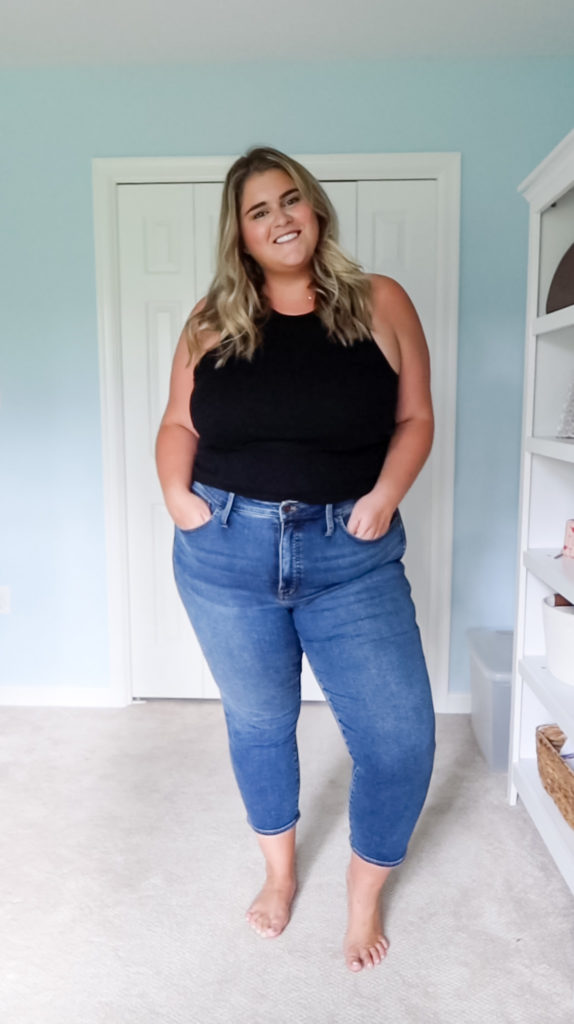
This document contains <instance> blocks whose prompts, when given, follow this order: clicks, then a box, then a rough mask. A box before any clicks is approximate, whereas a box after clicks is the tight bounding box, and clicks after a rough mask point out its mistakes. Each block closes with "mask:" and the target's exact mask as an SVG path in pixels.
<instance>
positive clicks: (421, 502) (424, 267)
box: [357, 180, 441, 678]
mask: <svg viewBox="0 0 574 1024" xmlns="http://www.w3.org/2000/svg"><path fill="white" fill-rule="evenodd" d="M357 231H358V245H357V251H358V258H359V262H360V263H361V265H362V266H363V267H364V269H365V270H368V271H370V272H372V273H377V274H385V275H387V277H393V278H395V279H396V280H397V281H398V282H399V283H400V284H401V285H402V286H403V288H405V289H406V291H407V292H408V294H409V295H410V297H411V299H412V301H413V303H414V305H415V307H416V309H417V312H418V314H419V317H420V319H421V321H422V324H423V327H424V330H425V334H426V337H427V341H428V343H429V348H430V353H431V362H432V361H433V350H434V348H435V346H436V343H437V339H436V334H435V321H436V272H435V263H436V257H435V254H436V251H437V185H436V182H435V181H428V180H427V181H425V180H421V181H361V182H359V183H358V217H357ZM440 443H441V439H440V437H439V436H437V437H436V440H435V448H436V446H437V445H439V444H440ZM431 460H432V454H431V457H430V459H429V461H428V462H427V464H426V465H425V467H424V468H423V470H422V473H421V474H420V476H419V477H417V479H416V480H415V483H414V485H413V487H412V488H411V490H410V491H409V493H408V494H407V495H406V497H405V498H404V499H403V501H402V502H401V506H400V508H401V515H402V516H403V519H404V522H405V530H406V534H407V552H406V556H405V568H406V571H407V576H408V577H409V580H410V583H411V586H412V591H413V599H414V602H415V605H416V608H417V620H418V623H419V626H420V630H421V636H422V640H423V646H424V649H425V653H426V655H427V661H428V666H429V672H430V675H431V678H432V676H433V665H434V661H435V657H436V655H435V646H434V638H433V636H432V635H431V630H430V628H429V625H430V611H431V606H430V603H431V569H432V564H433V563H432V561H431V559H432V551H431V544H430V543H429V537H431V536H432V529H431V526H432V517H433V515H436V514H438V509H437V503H436V502H434V503H433V495H432V476H431Z"/></svg>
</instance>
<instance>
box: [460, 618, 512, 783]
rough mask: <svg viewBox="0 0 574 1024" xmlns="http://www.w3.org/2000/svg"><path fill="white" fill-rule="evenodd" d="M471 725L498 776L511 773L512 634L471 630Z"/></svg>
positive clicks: (497, 630) (469, 640)
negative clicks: (509, 756)
mask: <svg viewBox="0 0 574 1024" xmlns="http://www.w3.org/2000/svg"><path fill="white" fill-rule="evenodd" d="M467 635H468V644H469V650H470V690H471V701H472V703H471V721H472V728H473V731H474V735H475V736H476V739H477V742H478V745H479V747H480V749H481V751H482V753H483V754H484V757H485V758H486V760H487V762H488V765H489V767H490V768H491V769H492V771H495V772H505V771H507V770H508V746H509V739H510V692H511V679H512V643H513V633H512V631H511V630H506V629H504V630H501V629H469V630H468V634H467Z"/></svg>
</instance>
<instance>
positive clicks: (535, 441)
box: [526, 437, 574, 462]
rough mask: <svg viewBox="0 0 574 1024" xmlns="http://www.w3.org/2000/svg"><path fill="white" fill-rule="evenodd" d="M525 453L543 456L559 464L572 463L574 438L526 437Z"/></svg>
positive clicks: (573, 460)
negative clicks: (557, 460)
mask: <svg viewBox="0 0 574 1024" xmlns="http://www.w3.org/2000/svg"><path fill="white" fill-rule="evenodd" d="M526 451H527V452H532V454H533V455H545V456H547V458H549V459H559V460H560V461H561V462H574V438H569V437H527V438H526Z"/></svg>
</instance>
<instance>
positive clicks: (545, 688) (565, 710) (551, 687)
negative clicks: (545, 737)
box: [518, 657, 574, 737]
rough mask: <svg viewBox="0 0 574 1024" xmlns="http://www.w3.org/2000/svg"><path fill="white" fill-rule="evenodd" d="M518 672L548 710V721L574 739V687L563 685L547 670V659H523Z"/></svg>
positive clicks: (542, 723)
mask: <svg viewBox="0 0 574 1024" xmlns="http://www.w3.org/2000/svg"><path fill="white" fill-rule="evenodd" d="M518 671H519V672H520V675H521V676H522V678H523V679H524V681H525V683H526V684H527V685H528V686H529V687H530V689H531V690H532V691H533V692H534V693H535V694H536V696H537V697H538V699H539V700H540V701H541V702H542V704H544V707H545V708H547V710H548V721H549V722H550V720H554V721H556V722H557V723H558V725H559V726H560V728H561V729H562V730H563V731H564V732H565V733H566V735H567V736H572V737H574V686H569V685H568V683H561V682H560V680H559V679H557V678H556V676H553V675H552V673H551V672H549V671H548V669H547V668H546V658H541V657H538V658H534V657H528V658H522V659H521V661H519V663H518ZM540 724H541V725H545V724H546V723H544V722H541V723H540Z"/></svg>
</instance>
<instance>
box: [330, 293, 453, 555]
mask: <svg viewBox="0 0 574 1024" xmlns="http://www.w3.org/2000/svg"><path fill="white" fill-rule="evenodd" d="M377 320H379V321H380V322H383V321H384V322H385V324H386V327H387V330H388V328H389V327H390V328H392V333H393V335H394V339H395V344H396V346H397V354H398V358H399V361H400V368H399V391H398V403H397V413H396V424H397V425H396V429H395V432H394V434H393V437H392V439H391V443H390V445H389V450H388V452H387V456H386V459H385V462H384V465H383V468H382V470H381V473H380V475H379V478H378V480H377V482H376V484H375V486H374V487H373V490H372V491H370V492H369V494H366V495H364V496H363V497H362V498H360V499H359V501H357V503H356V504H355V507H354V508H353V513H352V515H351V518H350V520H349V523H348V528H349V530H350V531H351V533H354V534H355V535H356V536H357V537H360V538H362V539H363V540H374V539H375V538H377V537H380V536H382V535H383V534H384V533H386V531H387V530H388V528H389V525H390V521H391V518H392V516H393V513H394V511H395V509H396V508H397V506H398V505H399V503H400V502H401V501H402V499H403V498H404V496H405V494H406V493H407V491H408V490H409V488H410V487H411V486H412V484H413V483H414V481H415V479H416V478H417V476H418V474H419V473H420V471H421V469H422V467H423V466H424V464H425V462H426V460H427V458H428V455H429V452H430V450H431V446H432V440H433V433H434V418H433V410H432V400H431V392H430V360H429V354H428V348H427V344H426V340H425V336H424V333H423V329H422V326H421V323H420V320H419V318H418V316H417V313H416V310H415V308H414V306H413V304H412V302H411V300H410V299H409V297H408V295H407V294H406V292H405V291H404V289H403V288H402V287H401V286H400V285H399V284H398V283H397V282H396V281H393V280H391V278H385V277H378V276H374V277H373V322H374V326H375V328H376V324H377Z"/></svg>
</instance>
